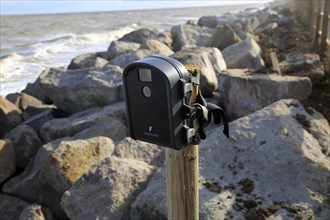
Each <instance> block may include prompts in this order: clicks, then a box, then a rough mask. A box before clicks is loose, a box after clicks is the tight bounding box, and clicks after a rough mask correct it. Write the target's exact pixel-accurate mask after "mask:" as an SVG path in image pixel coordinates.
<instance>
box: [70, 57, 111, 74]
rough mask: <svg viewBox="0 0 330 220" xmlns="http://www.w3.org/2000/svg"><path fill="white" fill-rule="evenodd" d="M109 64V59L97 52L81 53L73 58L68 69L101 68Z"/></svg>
mask: <svg viewBox="0 0 330 220" xmlns="http://www.w3.org/2000/svg"><path fill="white" fill-rule="evenodd" d="M107 64H108V61H107V60H106V59H104V58H102V57H100V56H98V54H97V53H86V54H80V55H78V56H76V57H75V58H73V59H72V60H71V62H70V64H69V66H68V69H70V70H74V69H84V68H101V67H104V66H105V65H107Z"/></svg>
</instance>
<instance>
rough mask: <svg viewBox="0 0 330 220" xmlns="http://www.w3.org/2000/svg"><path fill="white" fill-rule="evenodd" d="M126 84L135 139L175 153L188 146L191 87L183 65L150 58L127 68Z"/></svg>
mask: <svg viewBox="0 0 330 220" xmlns="http://www.w3.org/2000/svg"><path fill="white" fill-rule="evenodd" d="M123 82H124V90H125V97H126V109H127V113H128V119H129V129H130V135H131V137H132V138H133V139H138V140H142V141H146V142H149V143H154V144H158V145H162V146H165V147H171V148H174V149H181V148H182V147H184V146H185V145H187V144H188V139H187V132H188V130H189V128H188V127H187V117H188V114H189V111H190V107H189V104H188V100H189V97H188V96H189V93H190V91H191V89H190V88H191V83H190V76H189V73H188V71H187V70H186V68H185V67H184V66H183V65H182V64H181V63H180V62H178V61H177V60H175V59H173V58H170V57H160V56H151V57H147V58H145V59H143V60H140V61H137V62H134V63H132V64H130V65H128V66H127V67H126V68H125V70H124V74H123Z"/></svg>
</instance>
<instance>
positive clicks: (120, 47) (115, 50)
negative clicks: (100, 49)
mask: <svg viewBox="0 0 330 220" xmlns="http://www.w3.org/2000/svg"><path fill="white" fill-rule="evenodd" d="M140 46H141V44H139V43H134V42H130V41H118V40H114V41H112V42H111V44H110V46H109V48H108V51H107V53H108V55H109V58H110V59H111V58H114V57H116V56H118V55H120V54H123V53H127V52H129V51H134V50H138V49H139V48H140Z"/></svg>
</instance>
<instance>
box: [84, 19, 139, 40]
mask: <svg viewBox="0 0 330 220" xmlns="http://www.w3.org/2000/svg"><path fill="white" fill-rule="evenodd" d="M137 27H138V25H137V24H135V23H134V24H131V25H127V26H125V27H122V28H120V29H118V30H114V31H111V32H107V33H91V34H83V35H82V36H81V38H82V39H83V40H86V41H90V42H97V41H101V40H106V39H117V38H120V37H122V36H123V35H125V34H127V33H129V32H131V31H134V30H135V29H136V28H137Z"/></svg>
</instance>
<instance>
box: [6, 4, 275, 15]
mask: <svg viewBox="0 0 330 220" xmlns="http://www.w3.org/2000/svg"><path fill="white" fill-rule="evenodd" d="M269 1H270V0H231V1H230V0H213V1H202V0H200V1H188V0H183V1H182V0H180V1H179V0H165V1H161V0H158V1H155V0H149V1H140V0H101V1H91V0H85V1H82V0H80V1H77V0H76V1H65V0H61V1H55V0H33V1H29V0H0V13H1V15H8V14H45V13H68V12H89V11H90V12H93V11H118V10H134V9H153V8H179V7H196V6H212V5H234V4H249V3H265V2H269Z"/></svg>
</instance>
